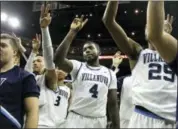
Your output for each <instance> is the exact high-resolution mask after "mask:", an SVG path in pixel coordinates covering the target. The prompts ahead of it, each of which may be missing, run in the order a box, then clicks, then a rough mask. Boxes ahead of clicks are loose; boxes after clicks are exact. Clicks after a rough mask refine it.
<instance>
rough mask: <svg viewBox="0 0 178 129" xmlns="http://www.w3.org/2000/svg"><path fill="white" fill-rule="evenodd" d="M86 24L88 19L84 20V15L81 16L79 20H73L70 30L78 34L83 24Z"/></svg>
mask: <svg viewBox="0 0 178 129" xmlns="http://www.w3.org/2000/svg"><path fill="white" fill-rule="evenodd" d="M87 22H88V19H85V20H84V15H82V16H81V18H75V19H74V20H73V22H72V24H71V26H70V29H71V30H74V31H76V32H79V31H80V30H81V29H82V28H83V27H84V26H85V24H86V23H87Z"/></svg>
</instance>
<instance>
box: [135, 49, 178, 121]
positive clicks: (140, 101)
mask: <svg viewBox="0 0 178 129" xmlns="http://www.w3.org/2000/svg"><path fill="white" fill-rule="evenodd" d="M132 76H133V89H132V90H133V92H132V93H133V103H134V104H135V105H139V106H142V107H144V108H146V109H148V110H150V111H152V112H153V113H155V114H157V115H158V116H160V117H163V118H165V119H168V120H172V121H175V118H176V97H177V76H176V75H175V74H174V73H173V72H172V71H171V69H170V68H169V66H168V65H167V64H166V63H165V62H164V61H163V59H162V58H161V57H160V56H159V54H158V52H157V51H153V50H149V49H146V50H143V51H142V52H141V53H140V56H139V59H138V62H137V64H136V66H135V68H134V69H133V71H132Z"/></svg>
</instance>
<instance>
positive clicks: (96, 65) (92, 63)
mask: <svg viewBox="0 0 178 129" xmlns="http://www.w3.org/2000/svg"><path fill="white" fill-rule="evenodd" d="M87 65H88V66H92V67H99V66H100V63H99V60H96V61H95V62H87Z"/></svg>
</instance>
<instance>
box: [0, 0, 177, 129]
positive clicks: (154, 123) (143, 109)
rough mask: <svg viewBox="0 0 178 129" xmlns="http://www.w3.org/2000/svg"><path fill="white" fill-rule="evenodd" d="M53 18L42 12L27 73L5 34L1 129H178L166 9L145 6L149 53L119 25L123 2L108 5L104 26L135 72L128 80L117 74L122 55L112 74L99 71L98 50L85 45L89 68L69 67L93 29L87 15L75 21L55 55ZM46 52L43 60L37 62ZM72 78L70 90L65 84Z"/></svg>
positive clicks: (13, 39)
mask: <svg viewBox="0 0 178 129" xmlns="http://www.w3.org/2000/svg"><path fill="white" fill-rule="evenodd" d="M49 11H50V5H42V7H41V14H40V19H39V21H40V28H41V36H40V35H36V38H35V39H33V40H32V51H31V54H30V56H29V58H28V60H27V62H26V65H25V68H24V69H22V68H20V65H19V61H20V55H21V54H22V55H23V56H24V52H25V48H24V47H23V46H22V44H21V40H20V38H18V37H17V36H16V35H15V34H12V35H10V34H5V33H1V43H0V56H1V58H0V69H1V70H0V78H1V80H0V127H2V128H11V129H20V128H178V126H177V127H176V121H177V120H178V117H177V116H178V114H177V111H178V109H177V103H178V99H177V74H178V72H177V70H178V69H177V67H178V54H177V49H178V48H177V39H176V38H174V37H173V36H172V35H171V32H172V29H173V28H172V22H173V16H170V15H169V14H168V15H167V18H166V20H165V10H164V1H148V6H147V23H146V27H145V39H146V41H147V42H148V48H147V49H143V48H142V46H141V45H140V44H139V43H137V42H136V41H134V40H133V39H131V38H130V37H128V36H127V34H126V33H125V31H124V29H123V28H122V27H121V26H120V25H119V23H117V22H116V20H115V19H116V15H117V11H118V1H108V3H107V6H106V9H105V12H104V15H103V18H102V21H103V23H104V25H105V27H106V28H107V30H108V31H109V33H110V35H111V36H112V38H113V40H114V42H115V43H116V45H117V47H118V50H120V51H121V52H122V53H124V54H125V55H127V57H128V59H129V65H130V70H131V75H128V76H123V77H120V78H117V77H116V74H117V73H119V71H120V70H119V65H120V64H121V63H122V60H123V58H122V56H121V52H117V53H116V54H115V55H114V56H113V62H112V67H111V68H107V67H105V66H103V65H101V64H100V62H99V56H100V55H101V50H100V47H99V45H98V44H97V43H95V42H93V41H86V42H85V43H84V45H83V58H84V60H85V62H81V61H77V60H71V59H67V54H68V52H69V48H70V46H71V44H72V42H73V40H74V39H75V37H76V36H77V34H78V33H79V32H80V31H81V30H82V28H83V27H84V26H85V24H87V22H88V19H85V18H84V16H83V15H82V16H81V17H80V18H75V19H74V20H73V21H72V23H71V26H70V30H69V31H68V33H67V35H66V36H65V38H64V39H63V41H62V42H61V43H60V45H59V46H58V48H57V50H56V51H55V52H54V51H53V45H52V40H51V37H50V32H49V25H50V23H51V20H52V18H51V16H50V13H49ZM41 45H42V55H43V56H39V55H38V53H39V49H40V46H41ZM67 75H70V76H71V80H72V81H71V82H67V83H66V82H65V78H66V76H67ZM118 96H119V100H120V102H119V103H118ZM108 119H109V120H108ZM108 121H110V122H111V124H110V125H109V126H108Z"/></svg>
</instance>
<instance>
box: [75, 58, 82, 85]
mask: <svg viewBox="0 0 178 129" xmlns="http://www.w3.org/2000/svg"><path fill="white" fill-rule="evenodd" d="M82 65H83V63H82V62H81V65H80V68H79V69H78V71H77V74H76V76H75V78H74V79H73V80H72V83H73V82H74V81H75V80H76V79H77V77H78V74H79V72H80V69H81V68H82Z"/></svg>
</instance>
